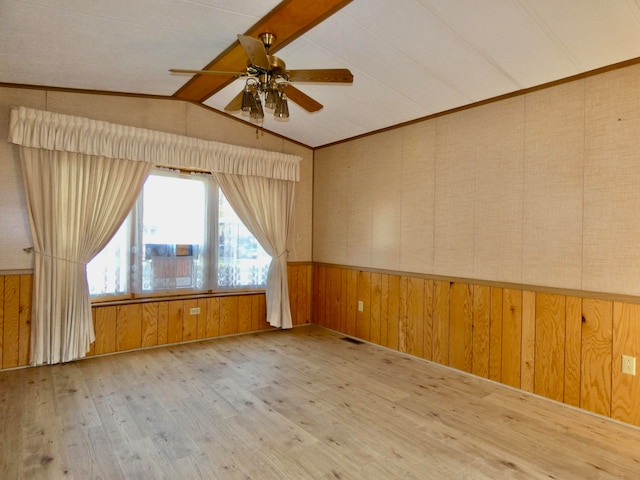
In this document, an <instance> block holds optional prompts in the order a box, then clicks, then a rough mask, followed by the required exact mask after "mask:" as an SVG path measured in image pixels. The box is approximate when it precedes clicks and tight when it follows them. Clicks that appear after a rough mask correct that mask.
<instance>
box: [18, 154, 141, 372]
mask: <svg viewBox="0 0 640 480" xmlns="http://www.w3.org/2000/svg"><path fill="white" fill-rule="evenodd" d="M20 158H21V161H22V171H23V178H24V184H25V192H26V195H27V204H28V209H29V220H30V223H31V233H32V237H33V244H34V254H35V271H34V289H33V292H34V312H33V318H32V322H31V352H32V355H31V358H30V363H31V365H41V364H52V363H59V362H67V361H70V360H74V359H76V358H81V357H84V356H85V354H86V352H87V351H88V350H89V346H90V344H91V343H92V342H93V341H94V340H95V335H94V331H93V320H92V317H91V302H90V299H89V288H88V285H87V276H86V266H87V263H88V262H89V261H90V260H91V258H93V257H94V256H95V255H96V254H97V253H98V252H99V251H100V250H102V248H103V247H104V246H105V245H106V244H107V242H108V241H109V239H110V238H111V237H112V236H113V234H114V233H115V232H116V231H117V230H118V228H119V227H120V225H121V224H122V222H123V221H124V219H125V218H126V216H127V215H128V213H129V211H130V210H131V207H132V206H133V203H134V202H135V199H136V198H137V196H138V194H139V193H140V190H141V189H142V185H143V184H144V180H145V179H146V177H147V175H148V173H149V170H150V169H151V167H152V165H151V164H150V163H146V162H136V161H132V160H121V159H112V158H105V157H95V156H90V155H82V154H79V153H71V152H60V151H51V150H43V149H39V148H29V147H21V148H20Z"/></svg>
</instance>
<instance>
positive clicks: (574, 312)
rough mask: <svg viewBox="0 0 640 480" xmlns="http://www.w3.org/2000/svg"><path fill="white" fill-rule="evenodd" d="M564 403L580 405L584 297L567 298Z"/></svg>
mask: <svg viewBox="0 0 640 480" xmlns="http://www.w3.org/2000/svg"><path fill="white" fill-rule="evenodd" d="M565 305H566V309H565V312H566V313H565V346H564V403H567V404H569V405H573V406H574V407H579V406H580V372H581V368H582V367H581V360H582V299H581V298H579V297H573V296H567V297H566V299H565Z"/></svg>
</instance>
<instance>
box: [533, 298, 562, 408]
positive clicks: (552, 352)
mask: <svg viewBox="0 0 640 480" xmlns="http://www.w3.org/2000/svg"><path fill="white" fill-rule="evenodd" d="M565 318H566V305H565V296H564V295H555V294H549V293H538V294H536V318H535V322H536V323H535V327H536V340H535V359H536V362H535V389H534V392H535V393H537V394H538V395H542V396H544V397H547V398H551V399H553V400H557V401H559V402H562V401H563V400H564V381H565V344H566V338H565V337H566V335H565V329H566V320H565Z"/></svg>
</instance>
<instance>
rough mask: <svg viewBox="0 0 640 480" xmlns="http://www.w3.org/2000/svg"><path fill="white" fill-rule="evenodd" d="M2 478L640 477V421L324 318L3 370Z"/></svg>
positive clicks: (0, 385) (0, 421)
mask: <svg viewBox="0 0 640 480" xmlns="http://www.w3.org/2000/svg"><path fill="white" fill-rule="evenodd" d="M0 467H1V470H0V478H2V479H11V480H13V479H21V478H22V479H29V480H31V479H40V478H41V479H57V478H75V479H82V480H87V479H108V480H113V479H156V478H167V479H172V480H177V479H180V480H183V479H201V478H202V479H249V478H251V479H258V480H262V479H295V480H302V479H367V480H371V479H385V480H386V479H447V480H448V479H491V480H496V479H531V478H533V479H536V478H545V479H547V478H555V479H580V480H585V479H608V478H628V479H637V478H640V430H638V429H635V428H632V427H627V426H624V425H620V424H617V423H615V422H612V421H609V420H606V419H602V418H599V417H596V416H592V415H589V414H586V413H583V412H578V411H576V410H574V409H571V408H568V407H566V406H563V405H560V404H556V403H553V402H550V401H547V400H544V399H540V398H537V397H534V396H529V395H526V394H523V393H521V392H517V391H514V390H511V389H508V388H506V387H503V386H500V385H497V384H493V383H490V382H488V381H484V380H481V379H477V378H473V377H471V376H468V375H464V374H461V373H458V372H455V371H453V370H450V369H447V368H445V367H441V366H438V365H435V364H430V363H426V362H423V361H421V360H418V359H412V358H408V357H406V356H403V355H401V354H399V353H397V352H392V351H389V350H385V349H383V348H380V347H376V346H373V345H368V344H354V343H351V342H348V341H345V340H343V339H342V337H341V336H340V335H338V334H334V333H332V332H329V331H327V330H324V329H321V328H318V327H313V326H309V327H301V328H297V329H294V330H292V331H278V332H265V333H262V334H256V335H247V336H239V337H228V338H221V339H217V340H212V341H206V342H202V343H193V344H188V345H181V346H177V347H166V348H161V349H154V350H146V351H142V352H135V353H126V354H119V355H114V356H108V357H101V358H92V359H89V360H83V361H79V362H75V363H72V364H67V365H56V366H51V367H40V368H32V369H24V370H15V371H9V372H0Z"/></svg>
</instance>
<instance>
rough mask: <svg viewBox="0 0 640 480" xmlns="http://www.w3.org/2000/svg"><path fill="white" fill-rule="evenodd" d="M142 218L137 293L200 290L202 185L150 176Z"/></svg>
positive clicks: (203, 240) (203, 239)
mask: <svg viewBox="0 0 640 480" xmlns="http://www.w3.org/2000/svg"><path fill="white" fill-rule="evenodd" d="M142 218H143V220H142V249H141V250H140V253H141V255H142V260H141V268H142V282H141V288H142V290H143V291H150V290H173V289H179V288H189V289H202V288H204V287H205V285H204V281H203V279H204V275H203V267H204V259H203V255H204V253H205V244H206V185H205V181H204V180H203V179H198V178H197V177H194V178H182V177H176V176H165V175H152V176H150V177H149V178H148V179H147V181H146V183H145V185H144V190H143V213H142Z"/></svg>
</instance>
